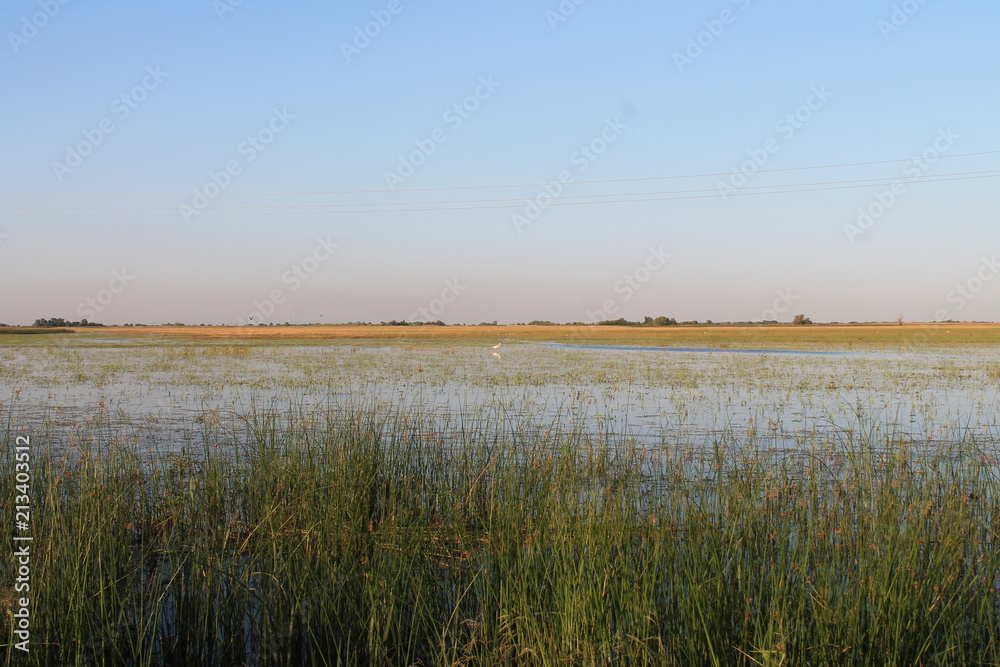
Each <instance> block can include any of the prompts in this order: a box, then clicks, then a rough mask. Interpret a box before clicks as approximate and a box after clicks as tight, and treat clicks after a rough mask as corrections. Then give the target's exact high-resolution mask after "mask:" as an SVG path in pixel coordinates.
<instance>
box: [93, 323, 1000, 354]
mask: <svg viewBox="0 0 1000 667" xmlns="http://www.w3.org/2000/svg"><path fill="white" fill-rule="evenodd" d="M75 331H76V332H77V333H82V334H91V335H100V336H115V337H144V336H151V335H152V336H170V337H179V338H192V339H216V340H238V339H252V340H276V339H277V340H331V341H338V340H343V341H350V340H378V341H401V342H402V341H423V342H432V341H442V342H445V341H447V342H459V341H484V342H485V341H501V340H510V341H534V342H543V341H548V342H574V343H593V344H602V343H604V344H634V345H656V346H704V347H735V348H756V347H767V346H777V347H789V348H799V347H801V348H815V347H825V346H832V347H838V348H842V347H852V346H854V345H860V346H875V347H886V348H907V347H910V346H923V345H935V346H937V345H946V346H961V345H992V344H1000V323H993V322H991V323H928V324H923V323H913V324H910V323H906V324H903V325H897V324H894V323H882V324H845V325H840V324H814V325H806V326H791V325H784V326H783V325H761V326H722V325H700V326H671V327H621V326H530V325H508V326H447V327H442V326H430V325H411V326H378V325H373V326H353V325H308V326H248V327H229V326H227V327H223V326H189V327H174V326H151V327H102V328H100V329H93V328H85V329H75Z"/></svg>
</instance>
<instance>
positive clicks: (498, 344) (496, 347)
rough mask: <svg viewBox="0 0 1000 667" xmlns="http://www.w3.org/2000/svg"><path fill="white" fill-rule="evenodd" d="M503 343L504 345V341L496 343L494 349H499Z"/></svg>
mask: <svg viewBox="0 0 1000 667" xmlns="http://www.w3.org/2000/svg"><path fill="white" fill-rule="evenodd" d="M501 345H503V341H500V342H499V343H497V344H496V345H494V346H493V349H494V350H497V349H499V348H500V346H501Z"/></svg>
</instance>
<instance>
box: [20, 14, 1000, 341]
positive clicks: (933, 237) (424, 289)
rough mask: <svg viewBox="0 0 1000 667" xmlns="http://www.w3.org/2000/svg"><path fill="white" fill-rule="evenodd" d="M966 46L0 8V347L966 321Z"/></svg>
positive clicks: (724, 29) (916, 21) (992, 178)
mask: <svg viewBox="0 0 1000 667" xmlns="http://www.w3.org/2000/svg"><path fill="white" fill-rule="evenodd" d="M997 25H1000V4H998V3H996V2H989V1H986V0H982V1H980V2H972V1H968V2H967V1H954V2H943V1H941V0H924V1H923V2H921V1H919V0H907V1H906V2H891V1H889V0H885V1H880V0H868V1H865V2H861V1H860V0H856V1H855V0H849V1H846V2H836V3H834V2H815V1H807V2H801V1H800V2H762V1H760V0H736V1H734V0H714V1H711V2H708V1H706V2H667V1H657V2H652V1H649V2H625V1H621V2H610V1H609V0H603V1H601V0H586V1H583V0H575V2H574V1H573V0H563V2H561V3H560V2H557V1H556V0H548V1H536V2H526V1H524V2H521V1H516V0H508V1H505V2H470V1H465V2H435V1H433V0H423V1H422V2H413V1H410V0H392V1H391V2H390V1H376V2H367V1H366V2H282V3H277V2H265V1H264V0H242V2H240V1H239V0H217V1H215V2H213V1H212V0H177V1H175V2H134V1H129V2H125V1H119V2H112V1H108V0H102V1H100V2H82V1H81V0H76V1H73V0H41V1H39V0H25V1H22V0H4V2H3V3H2V4H0V27H2V30H3V33H4V44H3V45H2V46H0V90H2V91H3V94H2V96H0V120H2V122H0V133H2V137H0V144H2V147H3V148H2V159H0V190H2V192H3V194H2V195H0V207H2V209H0V279H2V284H3V287H2V288H0V289H2V292H0V321H2V322H7V323H16V324H28V323H30V322H32V321H33V320H34V319H35V318H37V317H65V318H68V319H78V318H80V317H89V318H90V319H92V320H96V321H100V322H105V323H109V324H113V323H125V322H147V323H162V322H174V321H184V322H188V323H200V322H208V323H230V324H232V323H237V322H240V321H245V320H247V319H248V318H249V317H250V315H254V322H258V321H261V320H262V319H263V320H264V321H276V322H284V321H292V322H320V321H322V322H347V321H357V320H370V321H380V320H389V319H413V318H415V317H416V318H422V317H425V316H430V317H431V318H432V319H442V320H444V321H446V322H449V323H452V322H479V321H484V320H499V321H500V322H526V321H529V320H532V319H551V320H557V321H576V320H581V321H589V320H593V319H600V318H601V317H602V316H603V315H607V316H608V318H611V319H613V318H617V317H621V316H624V317H627V318H631V319H634V318H639V317H641V316H643V315H651V316H656V315H661V314H662V315H667V316H672V317H676V318H678V319H681V320H686V319H698V320H704V319H713V320H717V321H718V320H754V319H772V318H773V319H779V320H785V321H788V320H791V318H792V316H793V315H794V314H795V313H798V312H803V313H806V314H807V315H809V316H810V317H812V318H813V319H814V320H817V321H849V320H890V319H894V318H895V317H896V316H897V315H898V314H903V315H904V316H905V318H906V319H907V320H929V319H935V318H936V319H959V320H974V319H986V320H996V319H1000V312H998V308H997V304H998V296H1000V280H992V279H993V278H994V277H995V276H996V274H997V273H998V272H1000V265H997V264H995V260H996V257H997V255H1000V225H998V224H997V223H998V220H997V211H998V207H997V203H998V197H997V194H996V193H997V185H998V182H1000V181H998V179H997V178H996V175H997V174H1000V152H993V151H1000V123H998V122H997V119H998V111H1000V86H998V81H1000V48H998V47H997V42H996V27H997ZM973 153H979V155H970V154H973ZM921 156H922V157H921ZM914 158H918V159H917V160H914ZM935 158H936V159H935ZM871 162H874V163H876V164H857V163H871ZM830 165H834V166H833V167H830ZM802 167H824V168H819V169H801V168H802ZM761 170H772V171H768V172H762V171H761ZM775 170H776V171H775ZM542 184H548V185H547V187H545V186H543V185H542ZM484 186H488V187H484ZM500 186H510V187H500ZM391 190H395V191H391ZM403 190H408V191H403ZM790 190H803V191H799V192H795V191H790ZM764 192H767V193H769V194H761V193H764ZM302 193H306V194H302ZM316 193H319V194H316ZM724 194H725V196H723V195H724ZM137 195H144V196H137ZM151 195H152V196H151ZM240 207H244V208H240ZM447 209H454V210H447ZM317 211H318V212H317ZM862 213H864V215H862Z"/></svg>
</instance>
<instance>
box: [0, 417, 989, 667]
mask: <svg viewBox="0 0 1000 667" xmlns="http://www.w3.org/2000/svg"><path fill="white" fill-rule="evenodd" d="M493 417H495V418H492V419H490V418H486V419H477V420H468V421H467V422H466V421H463V422H461V423H449V424H442V423H439V422H435V421H434V420H431V419H429V418H424V417H421V416H420V415H412V414H404V413H402V412H386V411H385V410H384V409H383V410H374V409H330V410H326V411H323V412H322V413H319V412H312V413H306V412H304V411H303V410H299V409H297V408H295V407H294V406H293V407H292V408H291V409H284V410H273V409H268V410H263V409H262V410H251V411H249V413H248V414H245V415H242V416H241V417H240V418H238V419H237V420H236V421H235V422H234V423H232V424H228V425H227V428H225V429H220V432H224V433H229V434H230V435H229V439H228V440H225V441H223V442H221V443H219V442H209V441H206V446H205V448H204V450H202V451H198V452H194V453H192V452H184V453H173V454H159V455H149V454H143V453H140V452H139V451H138V449H137V447H135V446H134V445H130V444H128V443H129V442H130V440H129V438H128V434H122V433H121V432H120V431H119V432H112V431H111V430H107V431H102V430H101V429H100V427H99V426H98V427H96V429H97V430H96V431H95V432H94V433H92V434H91V435H92V437H91V438H90V439H89V440H86V439H84V442H85V443H87V442H89V443H90V444H84V445H81V446H80V448H79V449H78V450H77V451H75V452H72V455H67V456H63V457H58V458H57V457H54V456H51V455H49V456H40V457H39V458H37V459H36V460H35V463H34V469H33V474H34V483H33V484H34V494H35V495H34V497H33V504H34V507H33V510H34V511H33V518H34V523H33V531H34V535H35V541H34V543H33V544H34V547H33V548H34V549H35V550H36V551H35V552H34V554H35V555H34V559H33V561H32V590H31V596H32V602H31V605H32V609H33V617H32V637H33V641H32V653H31V654H30V656H29V657H28V658H27V660H26V663H27V664H93V665H122V664H133V665H191V664H199V665H212V664H216V665H230V664H251V665H300V664H330V665H360V664H371V665H382V664H399V665H411V664H425V665H473V664H475V665H494V664H496V665H500V664H525V665H534V664H537V665H548V664H556V663H568V664H579V665H602V664H628V665H634V664H635V665H642V664H649V665H690V664H746V665H754V664H756V665H761V664H764V665H776V664H816V665H820V664H832V663H836V664H842V663H847V664H859V665H865V664H945V663H947V664H970V663H986V662H997V661H998V660H1000V650H998V642H997V627H998V622H1000V607H998V589H997V572H998V571H1000V570H998V568H1000V548H998V546H1000V545H998V544H997V521H998V519H997V517H998V516H1000V513H998V509H1000V507H998V498H997V495H996V493H995V491H994V488H995V485H996V471H997V462H996V460H995V458H994V457H993V454H992V453H991V452H992V450H989V451H984V449H983V447H981V446H980V447H976V446H973V445H972V444H971V443H962V444H957V445H952V446H949V447H947V448H945V447H939V448H936V449H935V450H934V451H926V449H917V448H916V446H915V443H902V442H899V441H894V440H892V439H885V438H883V439H882V440H880V441H877V442H876V441H873V440H872V439H871V438H870V437H868V436H866V435H865V434H864V433H863V432H851V433H845V434H844V435H843V437H842V439H841V441H840V442H837V443H835V444H831V445H828V446H825V448H823V449H810V450H808V451H797V452H772V451H762V450H760V449H759V448H757V447H756V443H755V442H753V441H752V438H750V439H748V440H745V441H742V442H737V441H735V440H734V439H733V438H732V437H728V438H722V439H719V440H717V441H716V442H715V443H714V446H708V447H691V448H689V449H681V448H679V447H675V446H671V447H661V448H650V447H646V446H639V445H637V444H636V443H634V442H630V441H629V440H628V439H627V438H623V437H615V436H608V435H590V434H587V433H584V432H582V431H581V430H579V429H577V430H575V431H570V432H561V431H559V430H558V428H553V429H551V430H550V431H548V432H545V431H541V430H539V429H529V428H527V427H522V426H520V425H516V424H512V423H511V422H510V421H509V420H508V419H501V418H500V417H499V416H497V415H493ZM15 428H16V419H15V420H13V423H12V425H10V426H8V427H7V433H8V434H9V433H11V432H12V431H13V430H14V429H15ZM116 433H117V434H116ZM7 437H10V436H9V435H8V436H7ZM0 468H2V470H0V472H2V474H3V475H4V478H5V479H10V478H11V477H12V474H11V473H12V470H13V463H12V461H11V460H10V459H9V458H8V457H5V458H4V460H3V463H2V465H0ZM10 494H11V490H10V488H9V485H7V486H5V487H3V488H0V497H2V499H3V502H4V503H5V506H8V507H9V506H12V505H13V498H12V497H10ZM12 568H13V562H12V560H11V559H10V556H9V554H5V555H4V556H3V558H2V559H0V576H2V580H3V581H11V580H12V576H11V574H12V571H13V570H12ZM9 629H10V623H8V632H9ZM13 641H14V639H13V635H11V634H8V636H7V641H6V642H5V643H6V646H5V648H4V650H5V651H6V657H7V659H8V660H10V659H12V658H13V656H14V655H15V653H14V652H13V649H12V647H11V644H12V643H13ZM22 661H23V660H22Z"/></svg>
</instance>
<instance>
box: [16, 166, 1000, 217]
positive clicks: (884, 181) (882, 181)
mask: <svg viewBox="0 0 1000 667" xmlns="http://www.w3.org/2000/svg"><path fill="white" fill-rule="evenodd" d="M974 175H976V176H978V175H985V176H1000V170H996V169H986V170H980V171H964V172H954V173H950V174H939V175H936V176H934V177H931V178H933V179H934V180H945V179H948V180H958V179H957V178H952V177H958V176H974ZM898 180H900V179H898V178H877V179H876V178H863V179H852V180H840V181H816V182H809V183H788V184H780V185H753V186H745V187H742V188H731V189H732V190H733V192H731V193H728V194H730V195H731V194H735V192H736V191H754V190H762V192H758V193H756V194H770V193H769V192H766V190H773V189H776V188H811V187H814V186H823V185H842V184H848V183H857V184H862V185H859V186H858V187H879V186H885V185H892V184H893V183H895V182H897V181H898ZM918 180H921V181H929V180H930V179H923V178H921V179H918ZM910 182H916V181H913V180H912V179H910ZM931 182H933V181H931ZM798 191H799V190H798V189H795V190H785V192H798ZM802 191H803V192H806V191H808V190H805V189H803V190H802ZM706 192H714V193H716V194H718V188H700V189H693V190H659V191H652V192H630V193H624V192H621V193H605V194H590V195H561V196H559V197H553V198H554V199H555V198H558V199H559V200H560V201H564V200H567V199H598V198H608V197H630V198H631V197H645V196H653V195H674V194H697V193H706ZM526 201H528V200H525V198H523V197H508V198H503V199H452V200H433V201H412V202H363V203H349V204H261V205H248V206H213V207H212V210H213V211H224V210H236V211H238V210H245V209H253V210H259V209H278V210H276V211H274V212H276V213H280V212H283V211H284V210H286V209H300V208H345V207H359V206H360V207H367V206H386V207H390V206H436V205H440V204H483V203H498V202H517V203H518V204H517V205H521V204H524V203H526ZM566 203H570V202H566ZM579 203H587V202H579ZM594 203H604V202H594ZM177 210H178V206H176V205H175V206H121V207H112V206H95V207H74V206H65V207H37V206H21V207H0V214H12V213H20V212H34V211H38V212H46V213H48V212H52V213H56V212H63V211H130V212H133V213H138V212H146V211H177ZM388 210H391V209H388ZM428 210H435V209H428ZM444 210H447V209H444Z"/></svg>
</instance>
